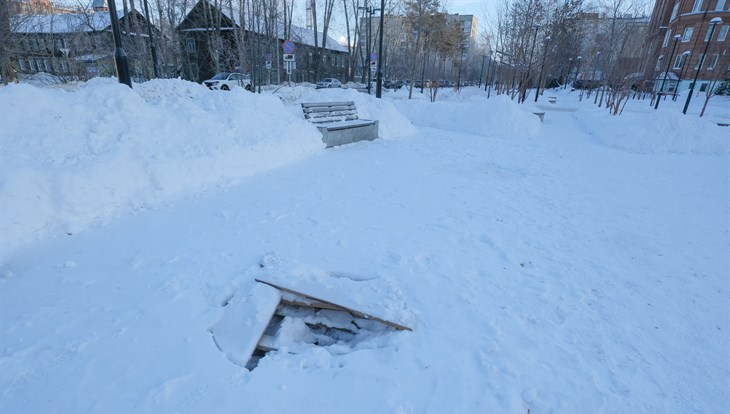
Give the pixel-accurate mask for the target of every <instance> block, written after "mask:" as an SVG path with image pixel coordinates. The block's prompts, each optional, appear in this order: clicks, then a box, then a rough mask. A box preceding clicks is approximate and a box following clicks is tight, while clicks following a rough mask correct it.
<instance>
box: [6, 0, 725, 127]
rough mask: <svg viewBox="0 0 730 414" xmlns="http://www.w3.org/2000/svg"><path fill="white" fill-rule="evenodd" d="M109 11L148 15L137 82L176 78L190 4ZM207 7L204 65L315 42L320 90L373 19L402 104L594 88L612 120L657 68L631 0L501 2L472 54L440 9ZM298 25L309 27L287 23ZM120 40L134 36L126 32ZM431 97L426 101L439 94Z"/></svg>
mask: <svg viewBox="0 0 730 414" xmlns="http://www.w3.org/2000/svg"><path fill="white" fill-rule="evenodd" d="M37 1H39V2H40V1H43V0H37ZM77 1H85V0H77ZM118 1H119V3H121V7H122V8H123V9H124V11H125V14H127V13H128V12H129V11H130V10H139V9H146V8H147V7H148V6H149V12H150V13H149V17H150V19H151V20H152V22H153V23H154V24H155V26H156V27H157V28H159V32H156V36H155V37H156V39H155V41H154V43H152V45H150V42H140V41H136V42H129V44H128V45H126V46H125V47H129V48H130V50H128V53H129V54H130V55H132V56H135V57H136V59H135V61H134V62H133V63H134V66H135V71H136V72H140V73H143V76H145V77H148V78H150V77H153V76H171V75H177V74H180V73H184V72H183V71H180V70H179V69H178V68H183V67H185V65H187V64H189V63H190V62H189V54H188V53H186V50H185V49H186V47H187V46H186V43H185V39H182V38H180V36H181V33H180V32H179V31H176V30H175V29H176V28H177V27H178V26H179V25H180V23H181V22H182V21H183V19H184V18H185V16H186V15H187V13H188V12H189V11H190V10H191V9H192V8H193V7H194V6H195V4H196V3H197V0H118ZM209 1H210V4H211V5H212V6H214V7H213V8H203V10H202V13H203V14H204V18H205V19H206V20H207V22H208V23H207V27H210V28H212V30H210V31H208V32H206V37H205V39H206V40H205V41H206V42H207V47H208V49H209V50H212V51H215V53H212V54H211V56H210V59H211V60H212V62H213V66H214V67H216V68H220V69H221V70H231V69H234V68H235V69H239V70H244V71H250V72H252V74H253V75H254V76H259V75H258V72H257V71H256V68H260V67H261V66H262V63H263V61H264V60H269V61H275V62H276V63H275V64H274V70H280V69H281V65H280V64H279V62H278V60H279V59H276V58H274V56H277V54H276V52H278V49H279V48H280V40H281V38H294V39H296V38H297V37H300V38H301V39H300V40H301V41H302V42H306V43H313V46H314V48H313V51H314V52H313V56H311V57H310V59H307V60H305V61H304V62H303V63H304V65H302V62H301V61H300V62H298V65H299V66H300V67H299V68H298V69H299V70H306V71H308V72H310V73H312V74H313V78H315V79H317V78H318V77H319V76H320V75H321V74H322V73H327V70H326V69H327V65H329V66H333V65H334V66H340V67H343V69H342V73H343V78H344V79H341V80H343V81H351V80H356V79H357V80H361V81H364V80H365V78H366V76H365V75H366V74H367V73H368V71H369V67H370V64H369V63H370V62H369V61H370V55H371V53H372V52H375V51H377V45H378V42H377V40H378V39H379V37H380V36H381V33H380V27H381V25H380V24H379V23H380V22H379V16H380V15H381V14H382V15H384V16H385V21H384V23H385V24H384V26H385V29H384V33H383V34H382V35H383V43H384V50H383V56H378V58H379V59H382V60H383V62H382V63H383V67H384V73H385V76H386V77H388V78H394V79H403V80H406V79H407V80H410V81H411V82H410V85H411V91H410V93H409V94H412V93H413V89H412V88H413V86H414V85H415V84H416V81H418V80H425V79H431V80H442V79H450V80H476V79H479V81H481V80H482V79H485V81H488V83H489V84H490V85H493V86H494V87H495V93H497V94H502V93H507V94H510V96H512V97H513V98H514V99H517V100H518V101H519V102H524V101H526V100H527V99H529V98H530V92H531V91H533V90H536V89H537V90H539V89H540V88H544V87H546V86H555V85H560V84H565V83H567V82H569V81H570V80H572V81H574V82H578V83H582V84H583V85H593V86H600V88H601V90H600V101H598V100H597V104H599V105H604V104H605V105H606V106H607V107H609V108H610V109H611V110H612V111H613V112H614V113H618V111H619V108H620V105H621V103H622V102H624V101H625V99H626V98H627V97H628V96H629V94H630V93H631V92H632V90H633V91H636V90H642V89H643V88H644V87H645V86H646V85H645V84H644V83H643V81H645V79H644V75H643V74H644V73H645V72H646V71H645V68H647V67H649V66H650V65H654V64H655V62H652V61H650V60H653V57H652V56H650V54H649V53H647V50H648V48H645V46H644V39H645V38H646V36H645V33H644V30H645V28H646V23H647V22H646V18H645V17H641V18H635V17H632V16H644V15H645V14H646V10H647V8H648V6H649V5H648V4H642V3H640V2H637V1H636V0H596V1H594V2H589V0H561V1H554V0H519V1H518V0H504V1H503V3H502V4H501V6H500V8H499V11H498V12H497V13H496V15H493V16H491V20H490V21H488V22H486V23H487V24H486V25H485V26H486V28H487V30H483V31H482V33H481V36H480V38H479V39H478V40H479V41H478V42H477V43H476V44H475V43H473V42H472V39H470V38H469V36H467V35H466V34H465V33H464V26H463V22H462V21H460V20H459V19H458V18H454V16H451V15H449V14H448V13H447V12H446V11H445V10H444V8H443V5H442V4H441V3H440V2H439V0H388V1H386V2H385V7H384V10H383V11H382V12H381V11H380V10H374V9H373V8H374V7H376V6H379V4H371V3H370V2H369V1H373V0H305V4H304V10H301V9H300V8H301V7H302V6H301V4H299V3H296V2H295V0H209ZM647 1H648V0H647ZM148 2H149V4H148ZM12 4H13V3H12V2H3V3H2V4H0V34H2V36H1V37H0V39H1V40H0V43H2V44H1V45H0V69H1V70H2V73H1V75H2V80H3V82H7V81H10V80H12V79H13V78H14V74H15V73H17V69H18V68H17V62H16V60H15V59H14V54H15V53H16V52H17V49H18V42H17V37H16V38H13V37H12V36H10V35H9V34H10V33H13V31H14V28H13V24H17V22H18V19H17V18H16V17H17V11H14V10H13V8H12ZM31 4H32V3H31ZM82 6H83V7H82ZM76 9H77V10H79V11H81V12H84V13H86V12H88V11H89V10H88V5H86V4H83V5H82V4H77V5H76ZM211 10H220V11H223V12H224V13H225V14H226V15H228V16H231V17H232V18H233V19H234V21H235V23H236V25H237V27H238V29H237V30H235V35H236V36H235V41H226V37H225V36H222V34H223V32H229V31H230V30H232V27H231V24H232V23H231V22H226V21H225V20H224V18H223V17H222V15H221V14H220V13H214V12H211ZM24 11H25V12H28V10H24ZM145 11H146V10H145ZM30 12H33V10H30ZM45 12H47V11H45ZM302 15H303V16H304V20H305V21H306V23H305V22H303V21H301V20H297V18H296V17H295V16H302ZM599 17H600V18H599ZM128 24H130V23H128ZM131 24H134V23H133V21H132V23H131ZM296 26H308V27H310V28H311V29H312V32H313V33H318V35H315V36H313V38H309V39H307V38H306V36H307V35H306V31H304V32H302V31H299V32H298V33H294V32H296V30H295V27H296ZM335 26H336V27H337V28H338V30H339V31H340V32H342V31H343V30H344V33H345V35H344V38H345V41H346V42H345V43H346V48H347V54H346V55H345V59H346V61H345V62H338V61H333V62H327V61H326V57H327V55H326V53H325V49H326V48H327V47H328V46H332V45H331V44H330V43H331V42H332V40H330V37H329V35H330V34H331V33H332V28H333V27H335ZM363 26H365V27H363ZM125 31H126V32H128V33H129V32H132V33H135V32H139V31H138V30H136V29H135V28H134V27H127V28H126V29H125ZM250 32H255V33H258V34H259V36H257V38H256V41H252V40H251V39H250V38H247V33H250ZM12 39H16V40H12ZM138 39H139V37H138ZM13 42H15V43H13ZM150 46H155V49H156V52H157V56H156V58H157V59H155V60H156V61H157V65H155V62H154V61H153V59H151V58H150V55H151V54H150V53H149V51H150ZM264 56H266V57H264ZM485 64H486V65H485ZM725 66H727V65H725ZM485 68H486V75H487V76H486V77H485V76H484V69H485ZM649 72H651V71H649ZM487 77H488V79H487ZM268 79H271V78H270V77H269V78H268ZM432 85H437V83H435V82H434V83H432ZM609 85H610V88H608V86H609ZM591 89H593V88H591ZM436 90H437V89H436ZM432 93H433V97H434V98H435V93H436V92H435V91H433V92H432ZM591 93H592V91H589V92H588V97H589V98H590V95H591ZM594 99H595V97H594Z"/></svg>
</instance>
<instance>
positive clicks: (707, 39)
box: [705, 28, 713, 42]
mask: <svg viewBox="0 0 730 414" xmlns="http://www.w3.org/2000/svg"><path fill="white" fill-rule="evenodd" d="M712 32H713V30H710V29H709V28H708V29H707V33H705V42H709V41H710V34H711V33H712Z"/></svg>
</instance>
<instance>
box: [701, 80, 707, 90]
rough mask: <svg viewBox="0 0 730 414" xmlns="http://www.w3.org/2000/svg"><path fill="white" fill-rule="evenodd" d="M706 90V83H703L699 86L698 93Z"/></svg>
mask: <svg viewBox="0 0 730 414" xmlns="http://www.w3.org/2000/svg"><path fill="white" fill-rule="evenodd" d="M706 90H707V82H704V83H702V84H701V85H700V92H704V91H706Z"/></svg>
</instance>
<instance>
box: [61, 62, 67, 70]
mask: <svg viewBox="0 0 730 414" xmlns="http://www.w3.org/2000/svg"><path fill="white" fill-rule="evenodd" d="M61 71H62V72H63V73H68V62H66V61H65V60H62V61H61Z"/></svg>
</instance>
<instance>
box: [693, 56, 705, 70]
mask: <svg viewBox="0 0 730 414" xmlns="http://www.w3.org/2000/svg"><path fill="white" fill-rule="evenodd" d="M704 64H705V55H702V56H700V58H699V59H697V64H696V65H695V70H700V69H702V66H704Z"/></svg>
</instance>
